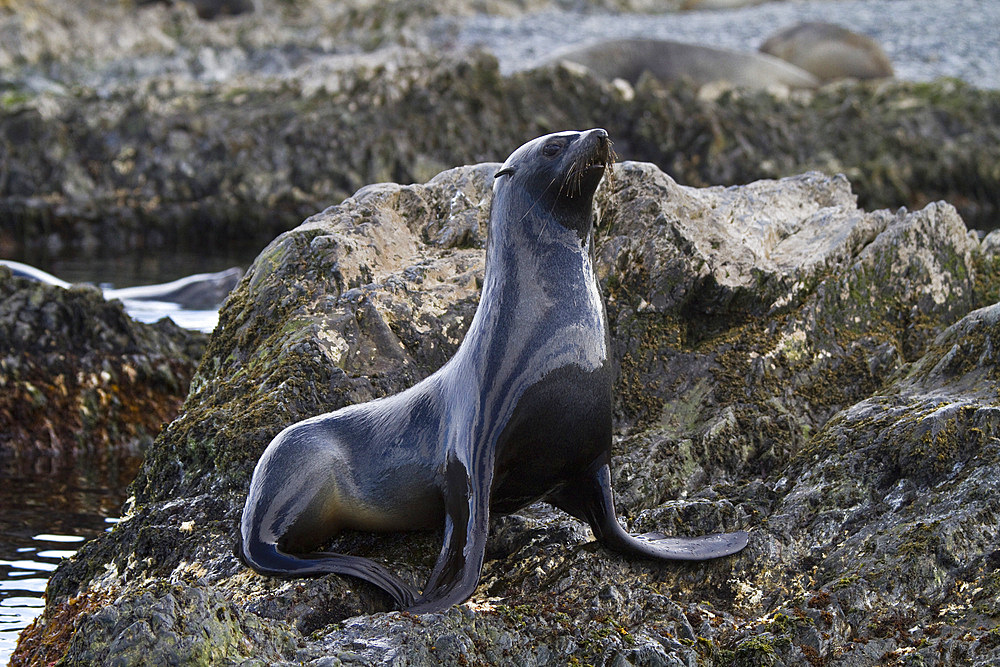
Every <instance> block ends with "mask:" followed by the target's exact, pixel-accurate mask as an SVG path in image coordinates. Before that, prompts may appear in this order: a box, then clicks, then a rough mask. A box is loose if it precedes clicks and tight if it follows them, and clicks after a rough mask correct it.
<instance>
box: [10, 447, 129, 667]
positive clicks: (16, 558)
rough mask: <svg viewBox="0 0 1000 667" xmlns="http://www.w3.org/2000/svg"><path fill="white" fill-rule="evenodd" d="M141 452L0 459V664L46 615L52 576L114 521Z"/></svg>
mask: <svg viewBox="0 0 1000 667" xmlns="http://www.w3.org/2000/svg"><path fill="white" fill-rule="evenodd" d="M141 461H142V456H141V453H140V452H138V451H134V450H132V451H126V452H120V453H116V454H100V455H93V456H79V457H76V458H63V459H59V458H53V457H43V456H39V457H31V458H21V457H0V507H2V508H3V511H2V512H0V665H5V664H7V661H8V660H9V659H10V654H11V652H12V651H13V650H14V646H15V645H16V644H17V635H18V633H19V632H20V631H21V630H22V629H24V628H25V627H26V626H27V625H28V624H29V623H31V621H32V620H33V619H34V618H35V617H36V616H38V615H39V614H41V613H42V609H43V607H44V605H45V602H44V599H43V594H44V592H45V586H46V583H47V581H48V578H49V576H50V575H51V574H52V571H53V570H55V569H56V567H58V565H59V562H60V561H61V560H62V559H64V558H69V557H70V556H72V555H73V554H74V553H76V550H77V549H79V548H80V547H81V546H82V545H83V543H84V542H85V541H86V540H88V539H91V538H93V537H95V536H97V535H99V534H101V533H102V532H104V531H106V530H109V529H110V528H111V526H112V524H113V523H114V522H115V521H117V519H116V518H115V517H117V516H118V515H119V512H120V508H121V505H122V503H123V502H124V499H125V496H126V487H127V486H128V484H129V482H131V481H132V479H133V478H134V477H135V474H136V473H137V472H138V469H139V465H140V463H141Z"/></svg>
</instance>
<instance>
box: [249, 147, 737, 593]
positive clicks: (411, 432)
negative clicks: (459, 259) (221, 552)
mask: <svg viewBox="0 0 1000 667" xmlns="http://www.w3.org/2000/svg"><path fill="white" fill-rule="evenodd" d="M611 156H612V152H611V144H610V141H609V139H608V134H607V132H605V131H604V130H602V129H594V130H589V131H586V132H560V133H557V134H551V135H548V136H544V137H539V138H538V139H535V140H533V141H530V142H528V143H526V144H525V145H523V146H521V147H520V148H518V149H517V150H516V151H514V153H513V154H511V156H510V157H509V158H508V159H507V161H506V162H504V164H503V165H502V167H501V168H500V169H499V171H497V172H496V180H495V182H494V187H493V191H494V192H493V204H492V208H491V211H490V222H489V235H488V239H487V247H486V276H485V280H484V284H483V289H482V296H481V299H480V303H479V307H478V309H477V310H476V314H475V316H474V318H473V320H472V324H471V325H470V327H469V331H468V333H467V334H466V336H465V339H464V340H463V341H462V343H461V345H460V346H459V349H458V351H457V352H456V353H455V356H454V357H452V358H451V359H450V360H449V361H448V362H447V363H446V364H445V365H444V366H442V367H441V368H440V369H439V370H438V371H437V372H435V373H434V374H433V375H431V376H429V377H427V378H426V379H424V380H423V381H421V382H419V383H417V384H416V385H414V386H413V387H411V388H409V389H407V390H406V391H403V392H401V393H399V394H395V395H393V396H389V397H386V398H382V399H377V400H374V401H370V402H368V403H363V404H359V405H353V406H348V407H345V408H342V409H340V410H337V411H335V412H331V413H327V414H323V415H319V416H317V417H313V418H310V419H306V420H304V421H301V422H298V423H296V424H293V425H291V426H289V427H288V428H286V429H285V430H283V431H282V432H281V433H279V434H278V435H277V436H276V437H275V438H274V440H273V441H272V442H271V443H270V445H268V447H267V449H266V450H265V451H264V453H263V455H262V456H261V458H260V461H259V462H258V463H257V467H256V468H255V470H254V472H253V478H252V480H251V482H250V490H249V493H248V495H247V500H246V505H245V507H244V509H243V516H242V522H241V526H240V538H239V541H238V542H237V545H236V553H237V555H238V556H239V557H240V558H241V560H243V562H244V563H246V564H247V565H248V566H250V567H251V568H253V569H254V570H256V571H258V572H260V573H262V574H267V575H274V576H292V577H294V576H310V575H322V574H326V573H337V574H342V575H350V576H353V577H357V578H359V579H363V580H365V581H368V582H371V583H373V584H375V585H376V586H379V587H380V588H382V589H383V590H385V591H386V592H387V593H388V594H389V595H390V596H391V597H392V598H393V600H394V601H395V602H396V604H397V605H398V606H399V607H400V608H403V609H407V610H409V611H411V612H431V611H438V610H442V609H446V608H447V607H449V606H451V605H453V604H457V603H460V602H463V601H465V600H467V599H468V598H469V597H470V596H471V595H472V593H473V591H474V590H475V588H476V585H477V583H478V582H479V578H480V574H481V570H482V565H483V554H484V551H485V548H486V535H487V529H488V526H489V517H490V513H491V512H500V513H509V512H512V511H515V510H517V509H518V508H521V507H524V506H525V505H528V504H529V503H532V502H535V501H537V500H545V501H547V502H549V503H551V504H553V505H555V506H556V507H558V508H561V509H563V510H565V511H566V512H569V513H570V514H572V515H573V516H576V517H578V518H580V519H582V520H584V521H587V522H589V524H590V525H591V527H592V528H593V531H594V534H595V536H596V537H597V539H598V540H599V541H600V542H602V543H603V544H605V545H606V546H608V547H610V548H611V549H614V550H616V551H620V552H624V553H626V554H630V555H634V556H641V557H647V558H659V559H667V560H669V559H681V560H703V559H708V558H716V557H719V556H726V555H729V554H732V553H735V552H737V551H739V550H741V549H742V548H743V547H744V546H746V544H747V534H746V533H745V532H744V531H738V532H734V533H726V534H718V535H708V536H704V537H694V538H685V537H672V538H671V537H664V536H663V535H661V534H645V535H639V536H633V535H630V534H628V533H627V532H625V531H624V530H623V529H622V527H621V526H620V525H619V524H618V521H617V519H616V515H615V510H614V504H613V496H612V489H611V474H610V469H609V467H608V461H609V457H610V448H611V417H612V414H611V413H612V380H613V368H612V362H611V359H610V358H609V340H608V330H607V324H606V315H605V310H604V303H603V301H602V299H601V294H600V292H599V290H598V286H597V280H596V278H595V275H594V270H593V259H592V251H593V234H592V217H593V195H594V191H595V190H596V189H597V185H598V183H599V182H600V180H601V177H602V175H603V174H604V171H605V168H606V166H607V165H608V164H610V162H611ZM439 526H444V545H443V547H442V549H441V553H440V555H439V557H438V559H437V562H436V564H435V566H434V568H433V571H432V572H431V575H430V578H429V579H428V581H427V583H426V584H425V586H424V589H423V591H422V593H418V592H417V591H415V590H414V589H413V587H412V586H410V585H409V584H407V583H405V582H403V581H401V580H400V579H399V578H397V577H396V576H395V575H394V574H392V573H390V572H388V571H387V570H386V569H385V568H384V567H382V566H381V565H378V564H376V563H374V562H372V561H370V560H368V559H365V558H359V557H356V556H350V555H346V554H337V553H329V552H317V551H315V550H316V549H318V548H321V547H322V546H323V545H324V544H325V543H327V542H329V540H330V539H331V538H332V537H333V536H334V535H335V534H336V533H337V532H338V531H339V530H341V529H345V528H349V529H355V530H391V531H398V530H406V529H416V528H429V527H430V528H433V527H439Z"/></svg>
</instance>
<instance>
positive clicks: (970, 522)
mask: <svg viewBox="0 0 1000 667" xmlns="http://www.w3.org/2000/svg"><path fill="white" fill-rule="evenodd" d="M495 168H496V165H495V164H483V165H478V166H472V167H462V168H458V169H454V170H450V171H447V172H444V173H442V174H440V175H438V176H437V177H435V178H434V179H433V180H431V181H430V182H429V183H427V184H425V185H409V186H400V185H394V184H383V185H378V186H372V187H367V188H364V189H362V190H361V191H359V192H358V193H356V194H355V196H353V197H351V198H349V199H348V200H346V201H345V202H344V203H343V204H341V205H339V206H335V207H332V208H330V209H327V210H326V211H324V212H323V213H320V214H318V215H316V216H313V217H312V218H310V219H309V220H307V221H306V222H305V223H304V224H302V225H300V226H299V227H298V228H296V229H295V230H292V231H290V232H287V233H286V234H283V235H282V236H280V237H279V238H277V239H276V240H275V241H274V242H273V243H272V244H271V245H270V246H268V248H266V249H265V250H264V252H262V253H261V255H260V256H259V257H258V259H257V261H256V262H255V263H254V265H253V266H252V267H251V268H250V270H249V271H248V273H247V275H246V277H245V278H244V280H243V281H242V282H241V283H240V285H239V286H238V287H237V288H236V290H235V292H234V293H233V294H232V295H231V296H230V298H229V300H228V302H227V304H226V306H225V307H224V309H223V311H222V313H221V318H220V327H219V328H218V329H217V330H216V332H215V333H214V335H213V337H212V339H211V341H210V343H209V345H208V349H207V350H206V353H205V357H204V361H203V363H202V365H201V367H200V369H199V371H198V373H197V375H196V377H195V379H194V380H193V382H192V388H191V393H190V395H189V397H188V400H187V402H186V405H185V411H184V413H183V414H182V415H180V416H179V417H178V418H177V419H176V420H175V421H174V422H173V423H172V424H171V425H170V426H169V427H167V428H166V429H165V430H164V431H163V433H162V434H161V435H160V437H159V438H158V439H157V441H156V443H155V445H154V446H153V448H152V449H151V451H150V454H149V456H148V457H147V459H146V462H145V464H144V469H143V471H142V472H141V474H140V476H139V478H138V480H137V481H136V483H135V485H134V486H133V492H134V495H135V499H134V504H133V505H132V506H131V507H130V509H129V513H128V515H127V517H126V519H125V520H124V521H122V522H121V523H120V524H118V525H117V526H116V527H115V529H114V530H113V531H112V532H111V533H110V534H109V535H108V536H106V537H105V538H103V539H99V540H96V541H94V542H91V543H88V544H87V545H85V546H84V547H83V549H81V550H80V552H79V553H78V554H77V556H75V557H74V558H73V559H71V560H70V561H69V562H68V563H66V564H65V565H63V566H62V567H61V568H60V569H59V570H58V571H57V572H56V573H55V575H54V576H53V578H52V580H51V582H50V585H49V589H48V591H47V602H48V606H47V608H46V610H45V612H44V614H43V615H42V617H41V620H40V621H39V622H38V623H37V624H36V626H34V627H33V628H32V629H30V630H29V631H27V632H26V633H24V635H23V636H22V638H21V642H20V645H19V647H18V652H17V654H16V655H15V664H18V663H17V661H18V660H21V661H24V662H30V661H31V660H42V659H45V660H58V659H63V660H64V661H65V664H84V663H86V662H87V661H89V660H100V659H103V658H104V656H110V655H112V654H114V655H123V656H134V655H140V652H141V654H142V655H155V656H157V659H159V660H162V661H164V662H178V663H190V662H198V661H205V660H211V661H213V662H214V663H215V664H218V663H243V662H245V663H246V664H260V662H267V663H270V664H310V665H317V666H318V665H332V664H386V665H424V664H438V663H440V662H443V663H446V664H467V663H468V664H477V663H486V664H496V663H510V664H524V665H536V664H537V665H541V664H551V663H553V662H558V663H564V662H568V661H570V660H571V659H578V660H580V661H581V662H586V663H592V664H649V665H654V664H656V665H660V664H666V665H694V664H703V663H708V662H710V663H720V664H774V665H794V664H803V663H804V662H814V663H815V662H817V661H837V664H857V665H870V664H877V663H879V662H880V661H882V660H883V659H884V658H885V657H886V656H887V655H889V656H890V657H891V656H898V657H900V659H902V658H903V657H906V656H909V655H910V654H913V655H917V656H920V657H921V658H923V659H925V660H927V661H933V660H937V659H939V658H940V656H944V657H945V659H949V660H953V661H968V662H974V661H983V662H989V661H990V660H993V659H995V658H997V657H998V656H997V647H998V646H1000V642H997V641H996V636H997V634H998V632H1000V631H998V630H997V627H998V625H1000V624H998V622H997V619H998V618H1000V613H998V611H997V609H996V595H997V590H998V589H997V584H996V577H997V568H998V567H1000V557H998V556H997V552H996V550H995V547H994V544H995V542H996V520H995V517H996V515H997V510H998V507H997V501H996V500H995V499H996V498H997V497H1000V496H998V494H997V489H996V480H997V479H998V478H1000V470H997V468H996V466H997V465H1000V448H998V443H1000V434H998V432H997V430H998V427H1000V419H998V415H1000V402H998V396H997V392H996V389H995V388H996V386H997V375H996V373H997V371H996V360H995V350H996V349H997V346H996V341H994V339H993V336H994V335H995V334H996V329H997V323H998V322H1000V307H998V306H995V305H990V304H992V303H994V302H995V301H997V300H998V295H997V290H998V288H1000V268H998V265H997V262H996V260H995V259H992V258H991V257H989V256H986V255H984V254H983V253H982V251H981V249H980V246H979V242H978V241H977V240H976V238H975V236H973V235H970V234H968V233H967V230H966V228H965V226H964V224H963V223H962V221H961V219H960V218H959V217H958V215H957V214H956V212H955V210H954V208H952V207H951V206H949V205H947V204H943V203H936V204H931V205H929V206H927V207H925V208H924V209H922V210H919V211H915V212H909V211H905V210H902V211H898V212H896V213H892V212H888V211H877V212H871V213H869V212H865V211H863V210H860V209H858V208H857V206H856V204H855V203H854V196H853V194H852V193H851V190H850V186H849V183H848V181H847V180H846V179H845V178H843V177H835V178H831V177H826V176H823V175H821V174H818V173H810V174H804V175H801V176H797V177H792V178H786V179H781V180H777V181H761V182H756V183H751V184H749V185H746V186H738V187H731V188H718V187H717V188H708V189H696V188H690V187H684V186H680V185H678V184H677V183H675V182H674V181H673V180H672V179H671V178H670V177H669V176H667V175H666V174H664V173H663V172H661V171H660V170H659V169H657V168H656V167H655V166H653V165H650V164H640V163H624V164H621V165H618V166H617V167H616V168H615V169H614V170H613V175H612V178H611V179H609V180H608V181H607V182H606V183H605V184H604V185H603V186H602V188H601V190H600V191H599V193H598V195H597V207H598V209H599V211H600V212H601V220H600V226H599V228H598V235H597V242H596V255H597V257H596V259H597V266H598V267H599V276H600V278H601V280H602V285H603V290H604V293H605V296H606V300H607V303H608V313H609V322H610V326H611V328H612V339H613V341H614V352H615V355H616V357H617V359H618V360H619V362H620V367H621V371H620V377H619V379H618V382H617V388H616V394H617V397H618V399H617V404H616V446H615V450H614V454H615V457H614V471H613V474H614V475H615V478H616V489H617V490H618V493H619V498H618V505H619V508H620V510H621V514H622V516H623V520H624V521H625V522H626V523H627V524H628V527H629V528H630V529H632V530H637V531H645V530H654V529H655V530H661V531H663V532H666V533H677V534H684V533H704V532H710V531H721V530H731V529H733V528H749V529H751V542H750V545H749V547H748V548H747V550H745V551H744V552H743V553H741V554H740V555H738V556H736V557H734V558H729V559H722V560H719V561H713V562H704V563H688V564H684V563H678V564H673V565H670V564H668V565H664V564H655V563H649V562H642V561H626V560H624V559H622V558H620V557H618V556H616V555H615V554H612V553H609V552H607V551H605V550H603V549H601V548H600V547H598V546H597V545H596V544H595V543H594V542H593V541H592V540H591V539H590V535H589V531H587V529H586V527H585V526H584V525H583V524H581V523H580V522H578V521H577V520H575V519H573V518H571V517H568V516H566V515H564V514H562V513H560V512H558V511H555V510H553V509H551V508H548V507H547V506H544V505H541V504H539V505H535V506H532V507H529V508H527V509H526V510H524V511H522V512H519V513H517V514H515V515H512V516H509V517H503V518H500V517H498V518H496V519H495V521H494V522H493V526H492V529H491V538H490V541H489V545H488V556H487V562H486V564H485V566H484V572H483V579H482V582H481V585H480V587H479V589H478V590H477V592H476V594H475V595H474V597H473V598H472V600H471V601H470V602H469V603H467V604H464V605H461V606H458V607H454V608H452V609H450V610H448V611H447V612H445V613H440V614H429V615H424V616H413V615H409V614H403V613H399V612H391V611H388V610H387V600H386V599H384V598H383V597H381V596H380V595H379V594H378V592H377V591H373V590H371V589H368V588H366V587H364V586H363V585H362V584H360V583H358V582H355V581H351V580H347V579H344V578H339V577H335V576H330V577H324V578H320V579H313V580H292V581H279V580H274V579H269V578H265V577H261V576H259V575H256V574H254V573H252V572H250V571H248V570H246V569H245V568H243V567H242V566H240V565H239V564H238V563H237V561H236V559H235V557H234V556H233V555H232V553H231V546H232V542H233V539H234V536H235V531H236V523H237V518H238V516H239V512H240V509H241V506H242V503H243V499H244V496H245V492H246V486H247V483H248V481H249V475H250V471H251V470H252V467H253V465H254V463H255V462H256V459H257V457H258V456H259V454H260V452H261V451H262V450H263V448H264V447H265V446H266V444H267V442H268V441H269V440H270V438H271V437H273V435H274V434H276V433H277V432H278V431H279V430H280V429H281V428H282V427H284V426H285V425H287V424H288V423H290V422H292V421H294V420H297V419H301V418H303V417H306V416H309V415H312V414H316V413H318V412H321V411H326V410H330V409H333V408H336V407H338V406H340V405H344V404H346V403H348V402H354V401H361V400H367V399H369V398H372V397H374V396H379V395H383V394H386V393H390V392H395V391H398V390H400V389H402V388H403V387H405V386H408V385H409V384H412V383H413V382H414V381H416V380H418V379H419V378H421V377H423V376H425V375H426V374H428V373H430V372H432V370H433V369H435V368H436V367H437V366H439V365H440V364H441V363H443V361H444V360H445V359H446V358H447V357H448V356H449V355H450V354H451V352H452V351H453V350H454V349H455V348H456V346H457V344H458V341H459V340H460V338H461V336H462V334H463V333H464V330H465V327H466V326H467V324H468V321H469V319H470V318H471V315H472V313H473V310H474V308H475V303H476V299H477V297H478V291H479V282H480V281H481V276H482V269H483V266H482V250H481V247H479V246H480V245H481V243H482V240H483V239H484V238H485V230H484V229H483V224H484V222H485V220H486V213H487V210H488V205H489V196H490V186H491V182H492V174H493V171H494V170H495ZM440 539H441V538H440V534H439V533H436V532H435V531H430V532H427V533H416V534H390V535H368V534H356V535H345V536H343V537H341V538H338V540H336V541H335V543H334V544H333V545H332V547H331V548H332V549H334V550H345V551H350V552H352V553H357V554H360V555H364V556H366V557H370V558H375V559H376V560H378V561H380V562H382V563H383V564H385V565H386V566H387V567H388V568H390V569H391V570H393V571H395V572H397V573H399V575H400V576H401V577H403V578H405V579H407V580H409V581H413V582H419V581H423V580H424V579H425V577H426V576H427V573H428V571H429V568H430V567H431V565H432V563H433V561H434V557H435V555H436V553H437V551H438V550H439V547H440ZM70 625H71V626H72V627H74V628H75V629H76V631H75V634H73V636H72V638H64V639H62V640H56V641H53V640H51V639H50V640H49V641H48V642H44V641H42V637H44V636H46V635H45V633H46V632H50V631H54V630H55V628H57V627H67V626H70ZM203 628H204V629H203Z"/></svg>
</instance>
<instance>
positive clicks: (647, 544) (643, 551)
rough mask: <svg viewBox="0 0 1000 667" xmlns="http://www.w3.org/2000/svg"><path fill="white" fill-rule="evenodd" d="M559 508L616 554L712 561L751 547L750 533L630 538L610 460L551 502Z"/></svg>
mask: <svg viewBox="0 0 1000 667" xmlns="http://www.w3.org/2000/svg"><path fill="white" fill-rule="evenodd" d="M548 500H549V502H551V503H552V504H554V505H555V506H556V507H558V508H560V509H562V510H564V511H566V512H569V513H570V514H572V515H573V516H575V517H577V518H578V519H582V520H584V521H586V522H587V523H589V524H590V527H591V529H592V530H593V531H594V535H595V536H596V537H597V541H598V542H600V543H601V544H603V545H604V546H606V547H608V548H609V549H614V550H615V551H618V552H621V553H624V554H629V555H632V556H640V557H642V558H657V559H661V560H708V559H710V558H719V557H721V556H729V555H732V554H734V553H736V552H738V551H740V550H741V549H743V547H745V546H746V545H747V541H748V539H749V536H748V535H747V533H746V531H743V530H738V531H736V532H734V533H719V534H716V535H705V536H702V537H666V536H664V535H663V534H662V533H646V534H644V535H630V534H629V533H627V532H626V531H625V529H624V528H622V527H621V525H620V524H619V523H618V517H617V516H616V515H615V505H614V498H613V496H612V491H611V470H610V468H609V467H608V463H607V456H606V455H605V456H602V457H601V458H599V459H598V460H597V461H595V462H594V463H593V464H592V465H591V466H590V468H588V469H587V471H586V472H585V473H584V474H583V475H581V476H580V478H579V479H575V480H573V481H571V482H570V483H568V484H565V485H563V487H562V488H561V489H560V490H559V491H558V492H557V493H555V494H553V495H552V496H550V497H549V498H548Z"/></svg>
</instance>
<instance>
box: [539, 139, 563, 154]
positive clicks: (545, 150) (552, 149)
mask: <svg viewBox="0 0 1000 667" xmlns="http://www.w3.org/2000/svg"><path fill="white" fill-rule="evenodd" d="M561 150H562V144H557V143H555V142H554V141H550V142H549V143H547V144H545V145H544V146H542V155H544V156H545V157H553V156H555V155H556V154H558V153H559V151H561Z"/></svg>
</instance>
